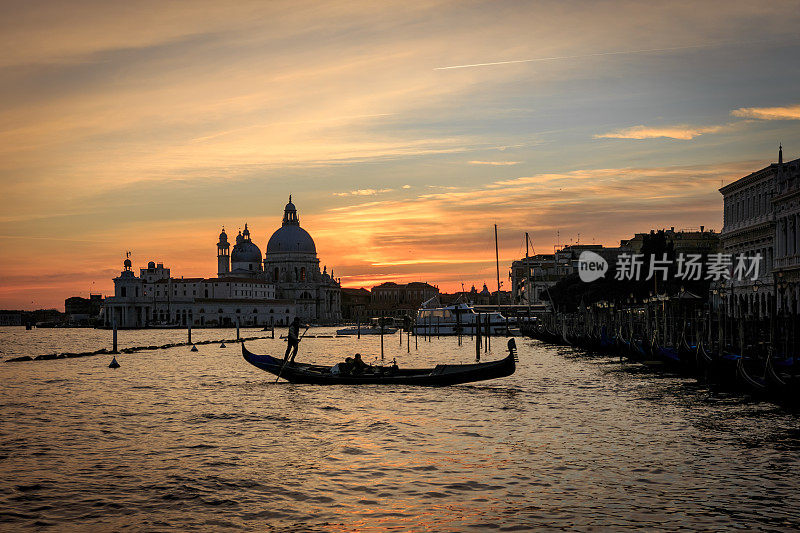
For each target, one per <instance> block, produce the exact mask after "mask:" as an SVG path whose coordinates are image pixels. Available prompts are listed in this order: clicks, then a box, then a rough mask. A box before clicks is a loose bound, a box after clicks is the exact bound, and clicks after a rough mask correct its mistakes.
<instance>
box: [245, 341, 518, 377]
mask: <svg viewBox="0 0 800 533" xmlns="http://www.w3.org/2000/svg"><path fill="white" fill-rule="evenodd" d="M242 356H243V357H244V359H245V361H247V362H248V363H250V364H251V365H253V366H255V367H258V368H260V369H261V370H264V371H266V372H269V373H271V374H274V375H276V376H277V375H280V377H282V378H284V379H286V380H287V381H289V382H291V383H304V384H312V385H425V386H443V385H458V384H461V383H472V382H474V381H484V380H487V379H496V378H502V377H506V376H510V375H511V374H513V373H514V371H515V370H516V361H517V350H516V343H515V341H514V339H509V341H508V355H507V356H506V357H504V358H503V359H500V360H499V361H491V362H488V363H475V364H468V365H436V366H435V367H434V368H394V369H393V368H391V367H369V368H368V369H367V370H366V371H364V372H363V373H361V374H358V375H351V374H347V375H345V374H333V373H331V367H330V366H321V365H309V364H305V363H288V364H286V365H285V366H284V368H283V370H281V366H282V365H283V361H282V360H280V359H276V358H274V357H271V356H269V355H257V354H254V353H252V352H250V351H249V350H248V349H247V348H245V346H244V343H242Z"/></svg>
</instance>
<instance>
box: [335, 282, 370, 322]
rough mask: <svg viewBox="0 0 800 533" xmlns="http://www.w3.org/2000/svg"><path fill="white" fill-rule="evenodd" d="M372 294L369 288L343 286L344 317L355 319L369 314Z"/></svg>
mask: <svg viewBox="0 0 800 533" xmlns="http://www.w3.org/2000/svg"><path fill="white" fill-rule="evenodd" d="M371 296H372V295H371V293H370V292H369V290H368V289H365V288H363V287H362V288H359V289H351V288H345V287H342V318H343V319H344V320H347V321H353V320H356V319H358V318H362V319H363V318H364V317H366V316H368V315H367V312H366V311H367V307H369V302H370V298H371Z"/></svg>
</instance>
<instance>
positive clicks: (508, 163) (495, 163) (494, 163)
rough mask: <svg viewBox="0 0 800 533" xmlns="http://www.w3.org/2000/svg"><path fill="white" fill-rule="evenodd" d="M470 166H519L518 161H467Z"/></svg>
mask: <svg viewBox="0 0 800 533" xmlns="http://www.w3.org/2000/svg"><path fill="white" fill-rule="evenodd" d="M469 164H470V165H491V166H496V167H506V166H513V165H519V161H469Z"/></svg>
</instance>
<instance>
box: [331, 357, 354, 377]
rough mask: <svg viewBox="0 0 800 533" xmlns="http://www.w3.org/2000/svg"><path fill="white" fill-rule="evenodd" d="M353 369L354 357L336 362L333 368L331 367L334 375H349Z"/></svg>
mask: <svg viewBox="0 0 800 533" xmlns="http://www.w3.org/2000/svg"><path fill="white" fill-rule="evenodd" d="M352 371H353V358H352V357H347V358H345V360H344V362H342V363H336V364H335V365H333V368H331V374H333V375H345V376H347V375H350V373H351V372H352Z"/></svg>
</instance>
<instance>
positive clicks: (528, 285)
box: [525, 231, 531, 320]
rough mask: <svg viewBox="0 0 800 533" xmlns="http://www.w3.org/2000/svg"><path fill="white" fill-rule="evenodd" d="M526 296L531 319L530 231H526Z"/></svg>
mask: <svg viewBox="0 0 800 533" xmlns="http://www.w3.org/2000/svg"><path fill="white" fill-rule="evenodd" d="M525 285H526V287H525V296H526V299H527V300H528V320H530V319H531V265H530V263H529V262H528V232H527V231H526V232H525Z"/></svg>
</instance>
